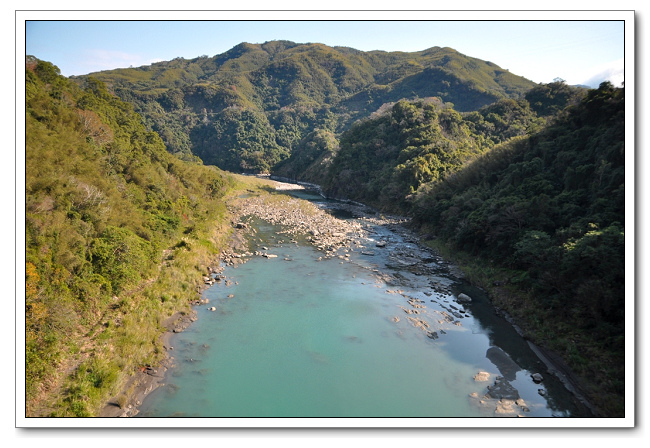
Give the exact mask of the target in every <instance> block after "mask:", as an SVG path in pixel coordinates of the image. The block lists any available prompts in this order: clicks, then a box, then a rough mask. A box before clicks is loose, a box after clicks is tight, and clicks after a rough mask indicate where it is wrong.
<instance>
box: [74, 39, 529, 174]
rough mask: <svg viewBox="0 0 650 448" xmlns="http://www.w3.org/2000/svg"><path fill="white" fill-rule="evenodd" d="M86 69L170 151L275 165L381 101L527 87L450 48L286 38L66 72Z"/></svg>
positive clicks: (225, 162) (500, 93)
mask: <svg viewBox="0 0 650 448" xmlns="http://www.w3.org/2000/svg"><path fill="white" fill-rule="evenodd" d="M91 78H96V79H98V80H100V81H103V82H104V83H105V84H106V85H107V86H108V87H109V90H111V91H113V92H115V94H117V95H118V96H119V97H120V98H121V99H123V100H124V101H128V102H129V103H131V104H132V105H133V106H134V108H135V111H137V112H138V113H140V114H141V115H142V116H143V118H144V121H145V123H146V125H147V126H148V128H149V129H151V130H154V131H156V132H157V133H158V134H159V135H160V136H161V138H162V139H163V141H164V143H165V145H166V147H167V149H168V151H169V152H171V153H173V154H181V155H182V157H183V158H184V159H186V160H195V159H193V158H194V157H195V156H199V157H200V158H201V159H202V160H203V161H204V162H206V163H209V164H214V165H217V166H219V167H220V168H223V169H228V170H233V171H241V170H244V171H253V172H268V171H270V170H274V169H275V168H276V167H279V166H278V164H279V163H281V162H283V161H284V160H285V159H287V158H288V157H290V156H291V155H293V154H294V153H295V152H297V151H300V150H301V149H302V147H301V146H300V145H299V143H300V142H301V140H302V139H303V138H305V137H307V136H308V135H309V134H310V133H312V132H314V131H315V130H317V129H322V130H329V131H331V132H342V131H344V130H346V129H348V128H349V127H350V125H351V124H352V123H353V122H354V121H356V120H357V119H359V118H364V117H367V116H369V115H370V114H371V113H372V112H374V111H375V110H377V109H378V108H380V107H381V106H382V105H383V104H385V103H391V102H397V101H399V100H401V99H403V98H410V99H413V100H416V99H418V98H428V97H433V96H436V97H439V98H442V99H443V101H444V102H451V103H453V104H455V105H456V106H455V107H456V109H457V110H460V111H471V110H475V109H478V108H480V107H482V106H485V105H488V104H491V103H493V102H494V101H496V100H499V99H503V98H518V97H520V96H521V95H522V94H523V93H524V92H525V91H526V90H528V89H530V88H531V87H534V84H533V83H532V82H530V81H528V80H526V79H524V78H521V77H518V76H515V75H512V74H510V73H508V72H507V71H505V70H502V69H501V68H499V67H498V66H497V65H495V64H493V63H491V62H485V61H481V60H479V59H475V58H470V57H467V56H465V55H462V54H460V53H458V52H457V51H455V50H452V49H450V48H439V47H434V48H431V49H428V50H424V51H420V52H415V53H403V52H390V53H387V52H381V51H372V52H362V51H358V50H354V49H351V48H345V47H335V48H332V47H328V46H326V45H322V44H296V43H293V42H288V41H273V42H266V43H264V44H248V43H242V44H240V45H237V46H235V47H234V48H232V49H231V50H229V51H227V52H225V53H223V54H221V55H216V56H214V57H199V58H195V59H191V60H186V59H183V58H176V59H174V60H173V61H165V62H158V63H154V64H151V65H150V66H146V67H139V68H129V69H118V70H112V71H106V72H100V73H94V74H92V75H89V76H84V77H78V78H74V79H75V80H76V81H77V82H79V83H80V84H81V85H84V83H87V82H88V80H89V79H91ZM239 121H241V123H239V124H238V123H237V122H239ZM405 169H406V170H407V171H408V170H412V169H416V170H417V168H413V167H406V168H405ZM315 171H319V170H318V169H317V167H315ZM312 174H313V173H312Z"/></svg>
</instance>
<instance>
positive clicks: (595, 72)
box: [578, 59, 625, 87]
mask: <svg viewBox="0 0 650 448" xmlns="http://www.w3.org/2000/svg"><path fill="white" fill-rule="evenodd" d="M589 72H590V73H591V75H587V76H585V77H584V78H583V79H584V81H581V82H579V83H578V84H584V85H587V86H589V87H598V86H599V85H600V83H601V82H604V81H609V82H611V83H612V84H614V86H616V87H620V86H621V84H622V83H623V81H625V61H624V60H623V59H617V60H615V61H611V62H608V63H606V64H603V65H600V66H597V67H592V68H591V69H590V70H589Z"/></svg>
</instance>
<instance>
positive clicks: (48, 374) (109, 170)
mask: <svg viewBox="0 0 650 448" xmlns="http://www.w3.org/2000/svg"><path fill="white" fill-rule="evenodd" d="M25 77H26V105H25V106H26V108H25V112H26V134H25V138H26V145H25V152H26V157H25V162H26V169H25V174H26V177H25V193H26V202H25V226H26V232H25V247H26V258H27V263H26V269H25V272H26V276H25V290H26V304H25V305H26V307H25V323H26V347H25V348H26V357H27V362H26V394H27V403H28V406H27V407H28V409H27V413H28V415H42V414H43V413H44V412H45V413H47V411H44V410H43V408H42V407H41V406H43V402H42V401H43V400H47V398H46V397H47V396H48V393H52V392H53V391H54V392H56V390H55V389H52V388H53V387H54V385H56V381H55V380H56V379H57V378H59V375H58V374H57V371H58V370H60V369H61V367H62V366H64V365H66V364H67V363H70V365H74V357H75V356H76V355H75V354H76V353H78V352H79V350H80V347H84V346H87V345H88V346H90V347H94V344H97V339H101V338H105V341H107V342H106V344H104V345H101V344H98V346H97V347H95V348H97V351H96V352H95V351H91V353H88V352H86V354H87V355H89V358H88V359H89V360H88V362H87V364H84V365H82V366H81V367H80V369H79V370H77V374H76V375H77V377H76V378H73V379H72V380H71V382H70V391H69V393H67V394H64V395H62V396H61V400H60V402H59V403H58V404H55V405H54V406H55V408H56V409H57V410H55V411H53V412H54V414H55V415H76V416H86V415H93V414H94V413H95V412H96V411H97V406H99V405H100V404H101V402H102V400H105V399H106V398H107V397H106V394H108V393H110V391H111V390H112V388H113V387H115V385H116V384H117V383H118V382H119V381H120V378H123V377H124V375H128V374H129V373H130V372H132V369H133V368H134V365H135V364H136V363H139V362H143V361H144V360H148V361H153V360H154V359H153V357H152V353H155V351H156V350H157V335H159V334H160V331H161V330H160V326H159V320H160V319H162V318H163V317H165V316H166V315H167V314H168V313H171V312H172V311H174V310H178V309H182V308H184V307H186V306H187V303H188V302H189V300H190V299H193V298H194V297H193V295H192V292H193V291H195V290H193V289H192V288H186V290H185V291H183V292H181V291H179V290H178V289H177V287H174V286H171V285H166V286H165V287H164V289H158V288H160V287H159V286H157V285H158V284H159V282H162V283H164V282H166V281H167V280H166V278H167V277H166V276H167V275H173V276H174V278H176V279H183V282H184V283H185V285H190V284H192V282H197V283H198V281H199V280H200V273H199V272H197V271H196V269H194V268H191V269H187V265H191V266H195V265H197V264H199V265H200V264H201V263H203V264H204V265H205V263H207V262H208V261H207V260H208V259H209V258H210V257H214V256H215V253H216V250H217V248H218V242H217V239H216V236H217V235H216V234H215V230H214V227H215V225H218V223H219V222H221V221H222V220H224V215H225V209H224V205H223V199H222V198H223V197H224V195H225V194H226V192H227V190H228V188H229V187H230V185H231V184H232V181H231V180H229V178H227V177H226V176H225V175H224V174H223V173H222V172H220V171H219V170H217V169H216V168H214V167H205V166H201V165H198V164H188V163H185V162H182V161H181V160H179V159H178V158H176V157H175V156H173V155H171V154H169V153H168V152H167V151H166V150H165V146H164V143H163V141H162V140H161V139H160V137H159V136H158V135H157V134H156V133H154V132H151V131H148V130H147V129H146V128H145V126H144V125H143V123H142V120H141V118H140V116H139V115H138V114H136V113H135V112H134V110H133V107H132V106H131V105H129V104H127V103H124V102H123V101H122V100H120V99H118V98H117V97H116V96H114V95H113V94H111V93H110V91H109V90H108V88H107V87H106V85H105V84H104V83H103V82H101V81H99V80H98V79H96V78H92V77H90V78H88V79H87V81H86V83H85V85H84V87H83V89H82V88H80V87H79V86H78V85H77V84H76V83H73V82H71V81H70V80H68V79H66V78H64V77H61V76H60V75H59V71H58V69H57V68H56V67H55V66H53V65H52V64H50V63H46V62H43V61H38V60H37V59H36V58H27V60H26V72H25ZM181 240H184V241H189V242H190V245H192V246H195V247H196V249H193V250H192V252H191V253H188V254H187V255H186V257H187V260H186V259H185V258H183V257H177V258H178V260H179V261H178V262H179V263H181V262H182V263H183V264H182V267H181V268H179V269H180V270H181V271H182V272H181V273H179V272H176V271H175V270H174V272H171V266H169V267H168V269H163V266H162V264H163V262H165V263H168V264H169V263H170V261H169V260H167V261H165V260H163V253H164V251H167V252H166V253H169V252H170V251H171V252H173V249H171V248H172V247H173V246H174V245H176V244H177V243H178V242H179V241H181ZM195 241H200V244H196V245H195V244H194V242H195ZM199 260H201V261H199ZM147 291H148V294H149V295H148V296H147V298H144V297H142V296H140V297H139V298H138V295H137V294H144V293H145V292H147ZM163 291H165V292H167V294H172V295H171V296H168V300H165V301H162V300H160V299H159V298H158V297H160V296H161V295H162V292H163ZM117 295H119V296H120V297H121V298H120V299H119V301H117V302H116V299H115V298H114V297H117ZM139 314H143V315H146V316H148V318H149V319H150V321H149V322H144V321H139V320H138V319H135V318H134V317H133V316H134V315H139ZM103 319H104V320H105V324H102V320H103ZM113 319H114V320H113ZM110 322H113V323H114V325H111V324H110ZM116 322H118V323H119V324H118V323H116ZM145 329H146V331H145ZM121 331H124V332H126V333H124V334H125V335H127V336H124V337H123V338H122V339H119V338H120V337H121V336H118V335H119V334H120V332H121ZM90 334H95V338H91V337H90V336H88V335H90ZM86 337H88V338H89V339H88V340H86V339H85V338H86ZM143 337H144V338H145V339H144V340H143V339H142V338H143ZM118 340H119V341H121V342H119V350H117V351H115V350H112V349H111V347H113V348H115V346H114V345H113V344H115V343H116V341H118ZM84 341H85V342H84ZM84 350H88V347H86V348H85V349H84ZM116 353H118V354H120V355H119V356H118V358H116ZM50 401H51V400H50ZM49 404H50V405H51V404H52V403H51V402H50V403H49Z"/></svg>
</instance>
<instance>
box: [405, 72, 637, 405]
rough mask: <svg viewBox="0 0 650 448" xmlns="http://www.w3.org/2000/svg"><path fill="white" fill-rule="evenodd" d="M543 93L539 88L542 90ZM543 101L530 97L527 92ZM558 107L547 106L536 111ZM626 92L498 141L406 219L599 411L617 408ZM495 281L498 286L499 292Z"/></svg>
mask: <svg viewBox="0 0 650 448" xmlns="http://www.w3.org/2000/svg"><path fill="white" fill-rule="evenodd" d="M538 93H539V92H538ZM533 96H534V97H536V98H538V96H537V94H535V95H533ZM537 106H538V107H539V108H540V110H547V109H548V108H551V107H553V101H550V102H546V104H542V103H540V104H538V105H537ZM624 106H625V91H624V89H622V88H621V89H617V88H614V87H613V86H612V85H611V84H609V83H603V84H601V86H600V88H599V89H597V90H591V91H589V92H588V93H587V95H586V96H585V97H584V98H583V99H582V101H581V102H580V103H579V104H577V105H574V106H570V107H568V108H567V109H565V111H564V112H562V113H561V114H560V115H559V116H558V117H556V119H555V120H554V121H553V122H552V124H551V125H550V126H548V127H547V128H546V129H543V130H541V131H540V132H537V133H533V134H531V135H529V136H521V137H514V138H511V139H509V140H505V141H504V143H500V144H498V145H496V146H495V147H494V148H493V149H491V150H488V151H486V152H485V153H484V154H482V155H481V156H479V157H478V158H476V159H475V160H474V161H473V162H472V163H471V164H468V165H466V166H464V167H463V168H461V169H459V170H457V171H456V172H455V173H454V174H452V175H450V176H447V177H446V178H445V179H444V180H442V181H441V182H431V183H429V184H426V185H423V186H422V187H421V188H420V189H419V190H418V191H417V194H416V195H415V197H414V200H413V202H412V204H411V208H410V212H411V213H412V215H413V216H414V218H415V223H416V225H417V226H419V227H420V228H421V229H422V231H423V232H424V233H428V234H430V235H435V236H437V238H438V244H444V245H447V246H448V247H449V248H451V249H452V250H453V251H454V252H455V253H458V252H459V251H463V252H466V253H469V254H470V255H471V257H468V258H469V259H470V260H474V261H471V262H470V263H473V264H474V265H475V266H474V269H475V272H476V277H478V278H481V277H482V278H485V277H487V278H491V279H492V280H498V281H497V282H496V285H495V284H493V283H492V282H490V283H487V284H485V283H484V284H483V285H482V286H484V287H485V288H487V289H491V290H492V291H493V296H494V297H495V304H496V305H497V306H499V307H502V308H505V309H506V310H507V311H508V312H509V313H511V314H512V315H513V316H514V317H515V318H516V320H517V322H518V324H519V325H520V326H521V327H522V328H524V329H525V331H526V333H527V337H529V338H531V339H532V340H533V341H535V342H537V343H539V344H541V345H544V346H546V347H548V348H551V349H553V350H555V351H556V352H557V353H559V354H560V355H561V356H562V357H563V358H564V359H565V360H566V361H567V363H568V364H569V365H570V366H571V367H572V368H573V369H574V370H575V372H576V373H577V374H578V375H580V377H581V382H582V383H583V385H584V387H585V390H586V392H587V393H588V394H589V398H590V400H591V401H592V402H593V403H594V404H595V405H596V406H597V407H598V408H599V409H600V411H601V412H602V414H603V415H607V416H619V417H620V416H622V415H623V412H624V392H625V383H624V372H625V363H624V348H625V337H624V329H625V313H626V308H625V283H624V280H625V132H624V131H625V129H624V126H625V115H624ZM495 286H496V287H495Z"/></svg>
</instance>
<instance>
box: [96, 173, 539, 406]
mask: <svg viewBox="0 0 650 448" xmlns="http://www.w3.org/2000/svg"><path fill="white" fill-rule="evenodd" d="M271 185H275V186H276V187H277V188H276V190H283V189H284V190H286V189H291V188H295V186H287V185H285V184H277V183H276V184H271ZM336 208H337V209H338V210H341V209H342V210H343V211H345V212H346V213H348V214H350V215H351V216H354V217H356V218H359V219H355V220H344V219H338V218H336V217H335V216H333V214H332V213H331V211H330V212H329V213H328V211H327V210H325V209H323V208H320V207H318V206H316V205H314V204H312V203H310V202H307V201H303V200H300V199H296V198H293V197H291V196H288V195H284V194H282V195H279V194H273V193H271V194H268V193H266V192H258V191H255V190H248V191H247V192H246V193H244V194H241V195H240V196H239V197H237V198H233V199H232V200H231V201H230V202H229V212H230V214H231V219H232V221H231V224H232V227H233V232H232V235H231V239H230V243H229V244H228V249H226V250H224V251H223V252H222V254H221V255H220V261H221V266H220V267H216V268H211V272H210V273H209V274H210V276H209V277H206V285H205V287H209V286H210V285H211V284H212V283H213V282H214V281H215V279H217V278H220V273H221V272H222V269H223V268H224V267H226V266H237V265H238V264H241V263H245V262H246V261H247V260H249V259H251V258H252V257H264V258H275V257H278V256H279V255H278V253H277V252H276V251H275V247H281V245H283V244H298V241H297V240H298V239H301V240H303V241H307V242H309V243H310V244H312V245H313V246H314V247H315V248H316V249H317V250H318V251H320V252H321V253H322V255H321V257H319V260H320V259H330V258H334V257H337V258H339V259H340V260H341V261H340V263H344V262H349V260H350V258H349V255H350V254H352V253H354V252H356V253H357V254H358V253H362V254H364V255H366V256H367V257H375V254H376V255H377V257H379V256H380V254H382V255H383V256H385V257H386V258H385V260H386V261H387V262H388V265H390V266H394V267H397V268H399V269H404V272H405V273H406V272H410V273H412V274H413V275H414V276H416V277H420V276H421V277H420V278H426V277H427V276H429V275H432V274H434V273H435V272H436V270H437V269H439V268H440V266H444V268H445V270H446V271H448V272H453V273H454V275H455V276H456V277H457V278H461V277H462V272H461V271H460V270H459V269H458V268H457V267H455V266H453V265H451V264H449V263H446V262H445V261H444V260H442V259H441V257H439V256H438V255H437V254H435V253H432V251H431V249H430V248H426V246H425V245H424V244H422V242H421V241H420V240H419V239H418V237H417V235H415V234H414V233H412V232H411V231H409V230H408V229H406V228H405V227H404V226H403V225H404V224H405V222H406V221H405V220H404V218H400V217H386V216H382V215H380V214H378V213H376V212H375V211H374V210H372V209H369V208H366V207H360V206H358V205H341V204H337V206H336ZM254 219H261V220H264V221H266V222H269V223H271V224H275V225H280V226H282V230H280V231H278V232H277V234H276V236H275V237H274V241H273V244H269V243H263V242H262V241H261V239H256V236H257V235H256V230H255V228H254V226H253V221H254ZM361 220H363V222H364V223H365V224H363V225H362V224H361ZM369 225H378V226H383V227H385V228H387V229H388V228H389V229H390V230H391V232H395V233H396V234H398V235H399V236H400V244H394V243H396V242H395V241H392V240H391V237H388V238H384V237H385V236H386V235H382V234H373V233H372V231H369ZM264 244H266V245H264ZM387 247H388V248H390V251H389V250H385V249H386V248H387ZM274 252H276V253H274ZM287 261H289V260H287ZM434 266H435V267H434ZM376 276H377V278H378V280H381V281H382V282H385V284H386V285H390V286H394V287H395V290H391V291H386V292H387V293H394V294H401V295H403V296H404V298H405V299H407V302H406V303H405V306H403V307H401V308H402V311H404V312H405V313H407V314H409V316H407V318H406V319H408V322H410V323H411V324H412V325H413V326H414V327H418V328H420V329H421V330H422V331H425V332H427V334H428V335H430V336H429V338H430V339H434V338H437V337H440V336H441V335H443V334H445V331H444V330H443V331H442V332H439V330H438V331H434V330H432V329H430V328H429V326H428V325H426V323H427V322H426V321H423V320H422V319H420V317H422V316H413V314H418V313H419V312H421V311H422V310H421V308H426V307H425V306H423V305H422V303H423V301H422V300H419V299H415V298H414V297H409V296H408V295H406V294H405V293H404V291H403V290H402V289H401V288H403V287H405V286H409V285H408V281H407V280H406V279H405V278H404V277H403V276H399V275H398V276H393V275H388V274H386V272H380V271H379V270H377V271H376ZM414 278H415V277H414ZM431 289H432V291H434V292H435V293H440V294H443V295H444V296H445V297H448V298H451V297H452V291H451V290H450V287H449V285H448V284H432V285H431ZM433 301H434V300H431V302H433ZM444 302H445V303H442V302H441V303H440V306H442V307H443V309H444V311H442V313H441V314H440V313H439V314H440V316H441V317H443V321H445V323H446V324H456V325H461V323H460V320H461V319H462V318H463V317H465V315H464V314H463V313H464V312H468V311H465V310H463V308H460V309H459V308H458V307H457V306H453V305H451V304H449V303H448V301H447V300H445V301H444ZM194 304H195V305H206V304H207V302H205V301H203V300H199V301H197V302H195V303H194ZM208 309H209V308H208ZM195 313H196V311H194V314H193V317H194V318H195V317H196V314H195ZM468 316H469V315H468ZM176 317H177V318H178V317H181V318H182V319H181V321H182V322H183V323H184V324H186V325H185V326H183V325H180V326H179V327H176V326H175V325H174V319H172V320H171V321H168V322H166V327H167V328H168V329H169V331H168V332H167V333H165V335H164V336H163V338H164V341H165V342H164V344H163V345H164V347H165V350H167V354H168V358H167V359H166V361H165V362H164V363H163V364H162V365H160V366H158V367H156V369H151V368H145V369H144V370H143V371H142V372H138V374H137V375H136V377H135V378H133V379H132V380H131V381H130V382H129V385H127V386H128V387H131V389H133V391H134V393H133V396H134V401H133V405H131V407H127V408H126V409H121V408H120V407H119V405H117V403H113V404H112V405H111V406H107V407H106V408H105V412H104V413H103V414H102V416H113V417H116V416H134V415H137V414H138V412H139V411H138V407H139V406H140V404H141V403H142V401H143V399H144V398H145V396H147V395H148V394H149V393H150V392H151V391H152V390H154V389H155V388H156V387H160V386H162V385H163V384H164V376H165V373H166V372H167V371H168V370H169V369H171V368H173V366H174V361H175V360H174V357H173V354H174V349H173V347H171V346H170V345H169V338H170V337H171V336H172V335H173V334H174V333H177V332H180V331H182V330H183V329H184V328H186V326H187V325H189V324H191V322H192V317H191V316H176ZM394 319H395V322H398V321H399V317H398V316H397V315H396V316H395V318H394ZM441 322H442V321H441ZM493 359H494V360H496V361H494V360H493V362H495V365H497V367H498V368H499V370H504V371H505V370H507V369H508V368H509V367H508V366H509V363H512V361H511V360H509V357H508V356H507V355H505V354H502V355H500V356H497V357H495V358H493ZM549 371H550V369H549ZM481 373H484V372H476V374H477V378H478V377H481V375H480V374H481ZM502 380H503V378H500V377H497V378H496V379H494V378H493V381H494V384H492V385H491V386H488V390H489V389H490V388H492V390H491V395H490V393H487V394H484V393H483V392H481V393H476V394H475V395H472V396H470V397H469V398H470V399H471V400H473V401H474V402H475V405H476V406H482V407H484V408H488V407H489V408H490V409H492V410H493V413H494V415H495V416H503V415H505V416H517V415H518V416H525V412H526V411H525V409H526V404H525V402H523V400H520V401H519V402H518V398H517V397H518V395H517V394H516V390H515V391H514V392H513V390H512V388H510V387H509V385H508V383H507V381H502ZM476 381H477V382H478V381H485V380H484V379H482V377H481V379H480V380H479V379H477V380H476Z"/></svg>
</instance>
